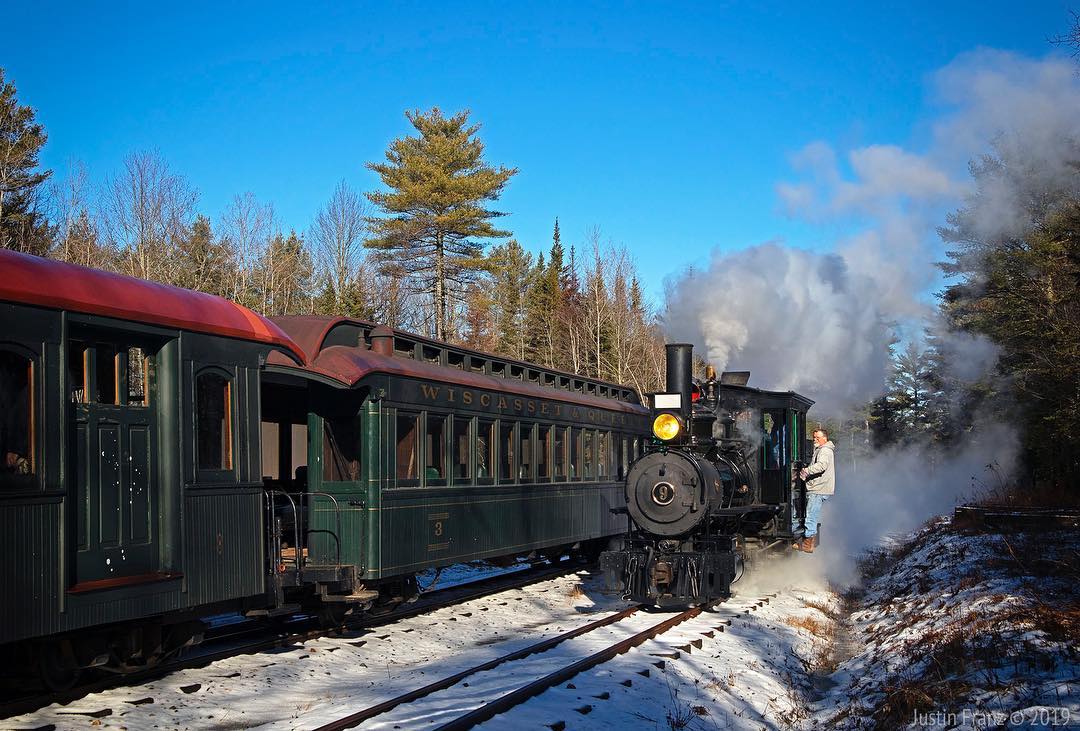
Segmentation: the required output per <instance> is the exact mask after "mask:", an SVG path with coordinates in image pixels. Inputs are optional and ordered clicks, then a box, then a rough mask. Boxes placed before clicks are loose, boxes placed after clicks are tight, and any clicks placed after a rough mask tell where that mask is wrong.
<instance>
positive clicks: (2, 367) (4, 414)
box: [0, 350, 35, 486]
mask: <svg viewBox="0 0 1080 731" xmlns="http://www.w3.org/2000/svg"><path fill="white" fill-rule="evenodd" d="M33 394H34V363H33V361H32V360H31V359H30V358H27V357H25V356H22V355H20V354H18V353H15V352H12V351H10V350H0V484H4V485H11V486H19V485H20V483H32V475H33V474H34V468H35V460H34V432H35V429H34V401H33Z"/></svg>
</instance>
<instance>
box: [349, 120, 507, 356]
mask: <svg viewBox="0 0 1080 731" xmlns="http://www.w3.org/2000/svg"><path fill="white" fill-rule="evenodd" d="M405 116H406V117H407V118H408V120H409V122H410V123H412V125H413V127H414V128H415V129H416V131H417V132H418V133H419V134H418V135H417V136H415V137H413V136H406V137H401V138H399V139H397V140H395V141H394V142H392V143H391V144H390V147H389V149H388V150H387V151H386V162H382V163H368V166H367V167H368V168H369V169H370V170H373V171H374V172H376V173H378V174H379V177H380V178H381V179H382V182H383V184H384V185H385V186H386V187H387V188H388V189H389V190H387V191H386V192H374V193H369V194H368V198H369V199H370V200H371V202H372V203H374V204H375V205H376V206H378V207H379V208H380V209H381V210H382V212H383V213H384V214H386V217H385V218H371V219H369V221H370V224H371V227H372V232H373V234H374V236H373V238H372V239H370V240H369V241H368V242H366V245H367V246H369V247H371V248H373V249H376V250H379V251H381V252H382V253H383V254H384V256H388V257H392V258H393V259H394V261H395V262H396V263H398V264H399V265H400V266H402V267H404V269H405V270H406V273H407V274H408V275H409V276H415V277H418V278H419V279H420V280H421V281H422V282H423V284H424V286H425V289H426V290H427V291H428V292H429V293H430V296H431V300H432V306H433V313H434V335H435V337H436V338H437V339H440V340H444V339H446V338H447V336H448V334H449V333H448V327H447V326H448V323H449V316H450V312H451V310H452V303H453V301H455V300H459V299H460V298H461V296H462V294H463V292H464V290H465V289H466V288H467V287H468V285H469V283H470V282H471V281H473V280H475V279H476V277H477V276H478V272H480V270H481V269H482V268H483V267H484V264H485V259H484V256H483V253H484V243H483V240H484V239H492V238H504V237H508V236H509V235H510V232H508V231H501V230H499V229H497V228H495V226H494V225H492V220H493V219H495V218H497V217H499V216H502V215H505V214H503V213H500V212H498V211H494V210H491V209H489V208H487V207H485V205H484V204H485V202H487V201H495V200H496V199H498V197H499V194H500V193H501V192H502V190H503V188H504V187H505V186H506V183H507V182H508V181H509V180H510V178H511V177H513V176H514V175H515V174H516V173H517V169H516V168H504V167H498V168H496V167H493V166H491V165H489V164H487V163H486V162H485V161H484V159H483V155H484V144H483V142H481V141H480V139H479V138H478V137H477V136H476V134H477V132H478V131H479V129H480V125H478V124H469V112H468V111H463V112H459V113H457V114H455V115H453V116H451V117H444V116H443V114H442V112H441V111H440V110H439V108H438V107H436V108H434V109H432V110H431V111H429V112H421V111H420V110H415V111H412V112H406V113H405Z"/></svg>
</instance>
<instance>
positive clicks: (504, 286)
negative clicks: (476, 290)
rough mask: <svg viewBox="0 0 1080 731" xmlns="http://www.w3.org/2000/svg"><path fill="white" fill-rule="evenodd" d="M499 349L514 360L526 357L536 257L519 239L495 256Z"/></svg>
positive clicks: (493, 255) (493, 277)
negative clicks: (529, 298) (528, 301)
mask: <svg viewBox="0 0 1080 731" xmlns="http://www.w3.org/2000/svg"><path fill="white" fill-rule="evenodd" d="M490 267H491V273H492V300H493V305H494V314H495V337H496V348H497V351H498V352H500V353H504V354H506V355H511V356H513V357H514V358H518V359H522V360H523V359H524V358H525V356H526V343H527V339H526V335H527V333H526V317H527V294H528V292H529V289H530V288H531V284H532V279H533V264H532V254H530V253H529V252H527V251H525V249H523V248H522V247H521V244H519V243H518V242H517V240H516V239H510V241H508V242H507V243H505V244H503V245H501V246H497V247H495V249H494V250H493V251H492V253H491V262H490Z"/></svg>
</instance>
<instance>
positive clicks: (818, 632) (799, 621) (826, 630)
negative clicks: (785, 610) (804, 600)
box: [784, 617, 832, 638]
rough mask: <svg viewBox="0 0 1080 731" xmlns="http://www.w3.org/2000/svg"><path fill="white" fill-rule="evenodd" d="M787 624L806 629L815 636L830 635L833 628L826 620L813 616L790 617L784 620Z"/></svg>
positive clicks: (823, 636)
mask: <svg viewBox="0 0 1080 731" xmlns="http://www.w3.org/2000/svg"><path fill="white" fill-rule="evenodd" d="M784 623H785V624H788V625H790V626H792V627H798V628H799V629H804V630H806V631H807V632H809V633H810V634H812V635H814V636H815V637H822V638H825V637H828V636H830V635H831V634H832V630H831V628H830V627H829V625H827V624H826V623H825V622H822V621H821V620H818V619H814V618H813V617H788V618H787V619H785V620H784Z"/></svg>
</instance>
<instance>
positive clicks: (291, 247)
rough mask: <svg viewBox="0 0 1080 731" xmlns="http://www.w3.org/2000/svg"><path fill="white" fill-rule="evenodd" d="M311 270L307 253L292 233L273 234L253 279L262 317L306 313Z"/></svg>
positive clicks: (310, 298)
mask: <svg viewBox="0 0 1080 731" xmlns="http://www.w3.org/2000/svg"><path fill="white" fill-rule="evenodd" d="M314 271H315V266H314V263H313V262H312V258H311V254H310V252H308V250H307V247H306V246H305V245H304V240H303V239H302V238H301V237H300V236H299V235H297V233H296V231H289V235H288V236H283V235H282V234H280V233H278V234H276V235H274V236H273V237H272V238H271V239H270V242H269V243H268V245H267V247H266V250H265V251H264V252H263V255H262V257H261V259H260V261H259V265H258V270H257V276H256V282H257V286H258V288H259V291H260V294H261V295H262V306H261V308H260V311H261V312H262V314H264V315H301V314H307V313H310V312H311V310H312V295H311V288H312V283H311V280H312V277H313V276H314Z"/></svg>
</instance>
